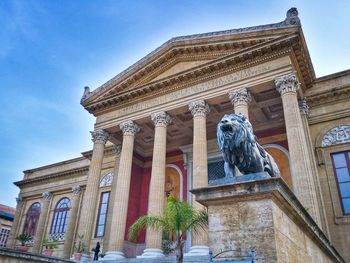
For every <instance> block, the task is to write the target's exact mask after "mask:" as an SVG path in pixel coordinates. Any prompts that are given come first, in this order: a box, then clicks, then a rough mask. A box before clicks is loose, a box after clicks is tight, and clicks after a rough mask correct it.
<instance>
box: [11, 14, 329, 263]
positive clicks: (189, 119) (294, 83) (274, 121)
mask: <svg viewBox="0 0 350 263" xmlns="http://www.w3.org/2000/svg"><path fill="white" fill-rule="evenodd" d="M314 78H315V76H314V72H313V69H312V64H311V62H310V58H309V55H308V52H307V47H306V45H305V42H304V41H303V33H302V31H301V28H300V22H299V18H298V14H297V12H296V10H294V9H291V10H289V11H288V14H287V18H286V19H285V20H284V21H282V22H280V23H276V24H270V25H264V26H258V27H251V28H244V29H238V30H228V31H221V32H215V33H207V34H201V35H193V36H184V37H178V38H174V39H171V40H170V41H168V42H166V43H165V44H164V45H163V46H161V47H160V48H158V49H157V50H155V51H154V52H152V53H151V54H149V55H147V56H146V57H145V58H144V59H142V60H140V61H139V62H137V63H136V64H134V65H132V66H131V67H130V68H128V69H127V70H126V71H124V72H122V73H120V74H119V75H117V76H116V77H115V78H113V79H111V80H110V81H108V82H106V83H105V84H104V85H102V86H101V87H99V88H97V89H96V90H94V91H92V92H90V90H89V88H87V87H86V88H85V92H84V95H83V97H82V100H81V104H82V105H83V107H84V108H85V109H86V110H87V111H89V112H90V113H91V114H93V115H94V116H95V117H96V123H95V130H94V131H93V132H92V141H93V150H92V151H90V152H86V153H83V156H84V158H85V159H86V160H88V161H86V162H88V163H86V162H85V163H84V165H83V164H82V166H84V167H85V170H84V173H82V174H80V175H79V179H76V180H75V181H74V180H73V179H72V181H70V182H69V187H68V185H66V186H65V187H63V186H62V187H61V188H59V189H58V188H56V189H55V188H54V187H53V185H51V186H50V187H52V189H51V190H50V192H49V193H50V194H49V195H48V194H45V195H43V197H44V200H45V202H44V201H43V200H40V202H41V203H42V206H41V214H40V219H39V223H40V226H38V228H36V230H35V231H36V232H35V241H34V246H33V251H35V252H40V251H42V247H41V243H40V242H41V240H43V239H44V238H46V237H47V235H48V233H47V232H49V231H48V229H47V225H48V224H50V220H51V219H52V218H51V217H50V209H51V210H52V209H54V208H53V207H54V202H56V199H57V198H58V196H62V195H67V193H68V192H69V196H70V200H71V207H70V209H71V210H70V213H71V214H70V221H68V225H67V231H68V230H69V233H68V232H67V233H66V235H65V239H64V240H62V241H64V242H62V244H61V245H62V249H63V253H62V255H64V257H69V255H71V252H72V247H73V244H74V240H77V237H78V235H81V234H83V242H84V244H85V245H86V252H89V251H91V249H92V248H93V247H94V246H95V245H96V242H101V244H102V247H103V252H105V254H106V256H105V257H104V258H103V260H114V259H123V258H125V257H136V256H138V257H140V258H157V257H164V253H163V251H162V234H161V233H159V232H155V231H153V230H151V229H147V230H146V231H145V233H142V234H141V236H140V238H139V240H138V242H137V243H136V244H132V243H130V242H128V241H127V232H128V229H129V227H130V225H131V224H132V223H133V222H134V221H135V220H136V219H137V218H138V217H140V216H142V215H145V214H147V213H148V214H154V215H160V214H162V213H163V211H164V204H165V198H166V196H167V195H169V194H174V195H176V196H178V197H180V198H181V199H183V200H187V201H188V202H190V203H191V204H192V205H193V206H194V207H195V208H197V209H204V207H203V206H202V205H201V204H199V203H198V202H196V200H195V198H194V197H192V195H191V194H190V193H189V190H190V189H196V188H202V187H206V186H207V185H208V182H209V181H210V180H213V179H217V178H220V177H223V176H224V174H223V162H222V159H221V157H220V153H219V151H218V149H217V146H216V142H215V139H216V126H217V123H218V122H219V120H220V119H221V118H222V116H223V115H224V114H229V113H232V112H235V113H241V114H243V115H244V116H246V117H247V118H248V119H249V121H250V122H251V124H252V127H253V130H254V133H255V134H256V136H257V140H258V142H259V143H260V144H261V145H262V146H263V147H264V148H265V149H266V151H267V152H269V153H270V154H271V155H272V156H273V157H274V159H275V160H276V163H277V165H278V166H279V169H280V171H281V177H282V179H283V180H284V181H285V183H286V184H287V185H288V187H289V188H290V190H292V191H293V192H294V194H295V195H296V196H297V198H298V200H299V201H300V202H301V204H302V205H303V206H304V208H305V209H306V210H307V211H308V213H309V214H310V215H311V216H312V219H313V220H314V221H315V222H316V223H317V224H318V225H319V227H320V228H321V229H323V230H326V229H327V226H326V224H327V223H326V219H325V218H324V211H321V210H322V207H323V201H322V199H320V198H318V196H319V194H317V193H320V189H319V187H320V184H319V182H318V178H317V171H316V170H317V169H315V167H314V163H315V156H314V155H313V154H312V153H311V152H310V149H308V148H307V147H308V145H311V141H310V134H309V132H310V131H309V130H308V129H305V125H307V119H305V116H302V115H301V113H300V108H299V104H300V101H302V100H303V99H304V97H305V93H307V91H308V89H310V87H311V86H312V81H313V79H314ZM304 106H305V105H304ZM82 162H83V161H82ZM86 167H88V171H87V168H86ZM174 167H175V168H174ZM80 168H81V167H80ZM80 168H79V169H80ZM168 168H172V169H173V172H172V173H171V174H170V172H169V170H168ZM74 169H78V168H77V167H75V168H74ZM29 177H30V175H29ZM39 177H40V176H39ZM26 180H34V178H27V179H25V180H23V181H21V182H19V185H21V184H22V185H25V184H28V181H26ZM77 182H78V183H77ZM29 183H30V182H29ZM73 183H74V187H75V188H73V192H72V186H73ZM43 188H44V187H42V188H40V189H38V190H36V192H35V196H34V197H33V196H30V195H29V194H28V195H27V196H26V193H23V195H22V196H23V198H27V199H28V200H29V203H28V205H27V206H29V205H30V204H32V203H33V202H32V201H35V199H36V198H39V197H40V196H41V195H42V193H43V192H44V191H43ZM74 189H75V190H74ZM77 189H79V191H78V190H77ZM55 196H56V199H54V198H55ZM29 197H30V198H29ZM51 199H52V200H53V199H54V200H55V201H50V200H51ZM49 201H50V202H51V203H50V202H49ZM21 206H22V205H21ZM23 209H24V210H25V209H28V207H25V208H21V210H23ZM51 216H52V215H51ZM22 221H23V220H22ZM16 224H17V225H18V229H20V227H23V225H24V223H23V222H22V223H16ZM45 226H46V228H45ZM18 229H17V230H16V231H17V233H19V231H20V230H18ZM12 244H13V245H14V242H12ZM209 249H210V248H209V244H208V233H207V232H205V231H204V232H203V233H200V234H199V235H192V233H188V234H187V251H186V252H187V254H186V257H191V256H193V257H197V258H198V257H199V256H203V257H208V255H209ZM86 256H88V255H86Z"/></svg>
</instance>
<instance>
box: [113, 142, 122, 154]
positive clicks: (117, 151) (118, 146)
mask: <svg viewBox="0 0 350 263" xmlns="http://www.w3.org/2000/svg"><path fill="white" fill-rule="evenodd" d="M114 150H115V156H116V157H119V156H120V154H121V153H122V145H121V144H115V145H114Z"/></svg>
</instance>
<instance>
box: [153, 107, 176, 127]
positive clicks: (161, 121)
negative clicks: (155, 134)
mask: <svg viewBox="0 0 350 263" xmlns="http://www.w3.org/2000/svg"><path fill="white" fill-rule="evenodd" d="M151 119H152V121H153V123H154V126H156V127H157V126H163V127H166V126H168V125H169V124H170V123H171V122H172V118H171V117H170V115H169V114H167V113H166V112H165V111H160V112H156V113H152V114H151Z"/></svg>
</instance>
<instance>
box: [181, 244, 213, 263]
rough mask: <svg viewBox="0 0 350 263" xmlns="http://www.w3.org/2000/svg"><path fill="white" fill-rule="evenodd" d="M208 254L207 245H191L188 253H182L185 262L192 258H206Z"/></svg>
mask: <svg viewBox="0 0 350 263" xmlns="http://www.w3.org/2000/svg"><path fill="white" fill-rule="evenodd" d="M209 258H210V256H209V247H207V246H192V247H191V248H190V251H189V252H188V253H185V254H184V259H186V261H187V262H191V261H192V259H194V260H196V259H197V260H208V259H209Z"/></svg>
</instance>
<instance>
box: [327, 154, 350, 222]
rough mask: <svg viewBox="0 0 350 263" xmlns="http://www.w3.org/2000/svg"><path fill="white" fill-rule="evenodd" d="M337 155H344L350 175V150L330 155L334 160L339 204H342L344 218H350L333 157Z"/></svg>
mask: <svg viewBox="0 0 350 263" xmlns="http://www.w3.org/2000/svg"><path fill="white" fill-rule="evenodd" d="M336 154H344V156H345V162H346V168H347V169H348V173H349V175H350V157H349V156H350V150H345V151H340V152H332V153H330V155H331V160H332V167H333V173H334V177H335V181H336V184H337V190H338V197H339V202H340V205H341V209H342V212H343V215H344V216H350V211H349V212H348V213H346V212H345V209H344V203H343V199H344V198H343V197H342V195H341V192H340V184H341V183H340V182H339V180H338V174H337V168H336V167H335V163H334V158H333V156H334V155H336ZM346 182H347V183H350V181H346ZM345 198H348V199H350V197H345Z"/></svg>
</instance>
